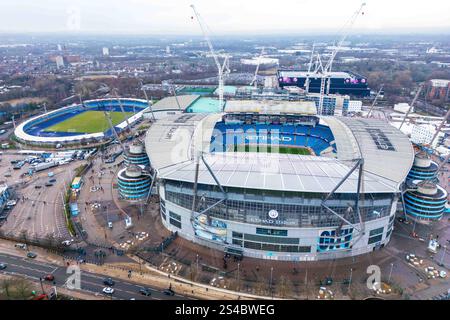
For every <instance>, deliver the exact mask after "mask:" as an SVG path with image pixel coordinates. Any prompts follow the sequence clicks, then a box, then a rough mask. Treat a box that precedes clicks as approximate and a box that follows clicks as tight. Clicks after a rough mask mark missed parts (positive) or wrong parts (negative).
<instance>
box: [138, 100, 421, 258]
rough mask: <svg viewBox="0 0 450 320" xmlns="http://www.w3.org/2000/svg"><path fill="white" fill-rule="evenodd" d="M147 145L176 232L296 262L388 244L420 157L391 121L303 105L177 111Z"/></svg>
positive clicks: (165, 215)
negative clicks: (310, 110)
mask: <svg viewBox="0 0 450 320" xmlns="http://www.w3.org/2000/svg"><path fill="white" fill-rule="evenodd" d="M145 144H146V150H147V152H148V155H149V158H150V163H151V166H152V168H153V170H155V172H156V176H157V180H156V181H157V189H158V192H159V196H160V212H161V219H162V223H163V225H164V226H165V227H166V228H167V229H169V230H171V231H173V232H175V231H176V232H178V235H180V236H181V237H183V238H185V239H187V240H189V241H192V242H195V243H198V244H201V245H204V246H207V247H210V248H214V249H218V250H222V251H224V252H228V253H232V254H238V255H244V256H249V257H255V258H261V259H277V260H288V261H314V260H324V259H334V258H340V257H348V256H355V255H359V254H363V253H367V252H371V251H373V250H375V249H378V248H382V247H383V246H385V245H386V244H387V243H388V242H389V240H390V237H391V233H392V230H393V225H394V218H395V212H396V209H397V202H398V200H399V199H400V198H401V191H400V186H401V185H402V184H403V182H404V180H405V178H406V176H407V175H408V172H409V171H410V169H411V167H412V165H413V161H414V151H413V148H412V145H411V143H410V142H409V139H408V138H407V137H406V136H405V135H403V134H402V133H401V132H400V131H399V130H397V129H396V128H394V127H391V126H390V125H389V124H387V123H385V122H380V121H378V120H373V119H351V118H336V117H327V116H314V115H311V114H304V113H303V114H302V113H300V112H297V111H296V110H295V109H292V110H282V111H281V112H280V110H277V112H274V113H271V112H267V110H265V111H264V113H261V112H258V111H251V110H249V108H245V110H239V108H234V109H233V110H229V112H228V113H221V114H209V115H208V114H181V115H175V116H171V117H168V118H165V119H161V120H158V121H156V122H155V123H154V124H153V125H152V127H151V128H150V129H149V131H148V133H147V136H146V140H145ZM386 164H389V165H386Z"/></svg>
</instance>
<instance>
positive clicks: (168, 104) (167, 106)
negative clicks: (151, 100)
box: [152, 95, 200, 111]
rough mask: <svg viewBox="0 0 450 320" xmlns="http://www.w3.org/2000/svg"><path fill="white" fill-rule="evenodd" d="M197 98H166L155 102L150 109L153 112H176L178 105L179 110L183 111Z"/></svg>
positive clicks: (189, 96) (193, 96)
mask: <svg viewBox="0 0 450 320" xmlns="http://www.w3.org/2000/svg"><path fill="white" fill-rule="evenodd" d="M199 98H200V96H199V95H180V96H177V97H176V98H175V97H167V98H164V99H161V100H159V101H158V102H156V103H155V104H154V105H153V106H152V109H153V111H163V110H178V109H179V108H178V104H180V108H181V110H185V109H187V108H188V107H189V106H190V105H191V104H193V103H194V102H195V101H196V100H197V99H199ZM177 100H178V102H177Z"/></svg>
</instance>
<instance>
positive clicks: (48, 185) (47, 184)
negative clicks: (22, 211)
mask: <svg viewBox="0 0 450 320" xmlns="http://www.w3.org/2000/svg"><path fill="white" fill-rule="evenodd" d="M45 186H46V187H52V186H53V183H50V182H47V183H46V184H45Z"/></svg>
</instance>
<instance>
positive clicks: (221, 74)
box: [191, 4, 229, 109]
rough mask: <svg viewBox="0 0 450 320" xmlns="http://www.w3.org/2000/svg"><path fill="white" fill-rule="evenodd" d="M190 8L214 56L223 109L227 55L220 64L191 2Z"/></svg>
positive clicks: (203, 25)
mask: <svg viewBox="0 0 450 320" xmlns="http://www.w3.org/2000/svg"><path fill="white" fill-rule="evenodd" d="M191 8H192V10H193V11H194V15H195V17H196V18H197V21H198V24H199V25H200V29H201V30H202V33H203V37H204V39H205V41H206V43H207V44H208V47H209V51H210V53H211V55H212V56H213V58H214V63H215V64H216V67H217V75H218V78H219V88H218V90H219V105H220V107H221V108H222V109H223V108H224V105H223V93H224V86H225V81H224V73H225V72H227V71H228V70H229V69H228V60H229V57H228V56H226V57H225V59H224V62H223V65H221V64H220V61H219V58H218V56H217V54H216V52H215V50H214V47H213V45H212V42H211V40H210V38H209V35H208V32H207V30H206V27H205V22H204V21H203V19H202V17H201V16H200V14H199V13H198V12H197V9H195V6H194V5H193V4H191Z"/></svg>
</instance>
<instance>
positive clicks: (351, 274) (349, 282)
mask: <svg viewBox="0 0 450 320" xmlns="http://www.w3.org/2000/svg"><path fill="white" fill-rule="evenodd" d="M352 276H353V269H352V268H350V280H349V281H348V292H349V293H350V285H351V284H352Z"/></svg>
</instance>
